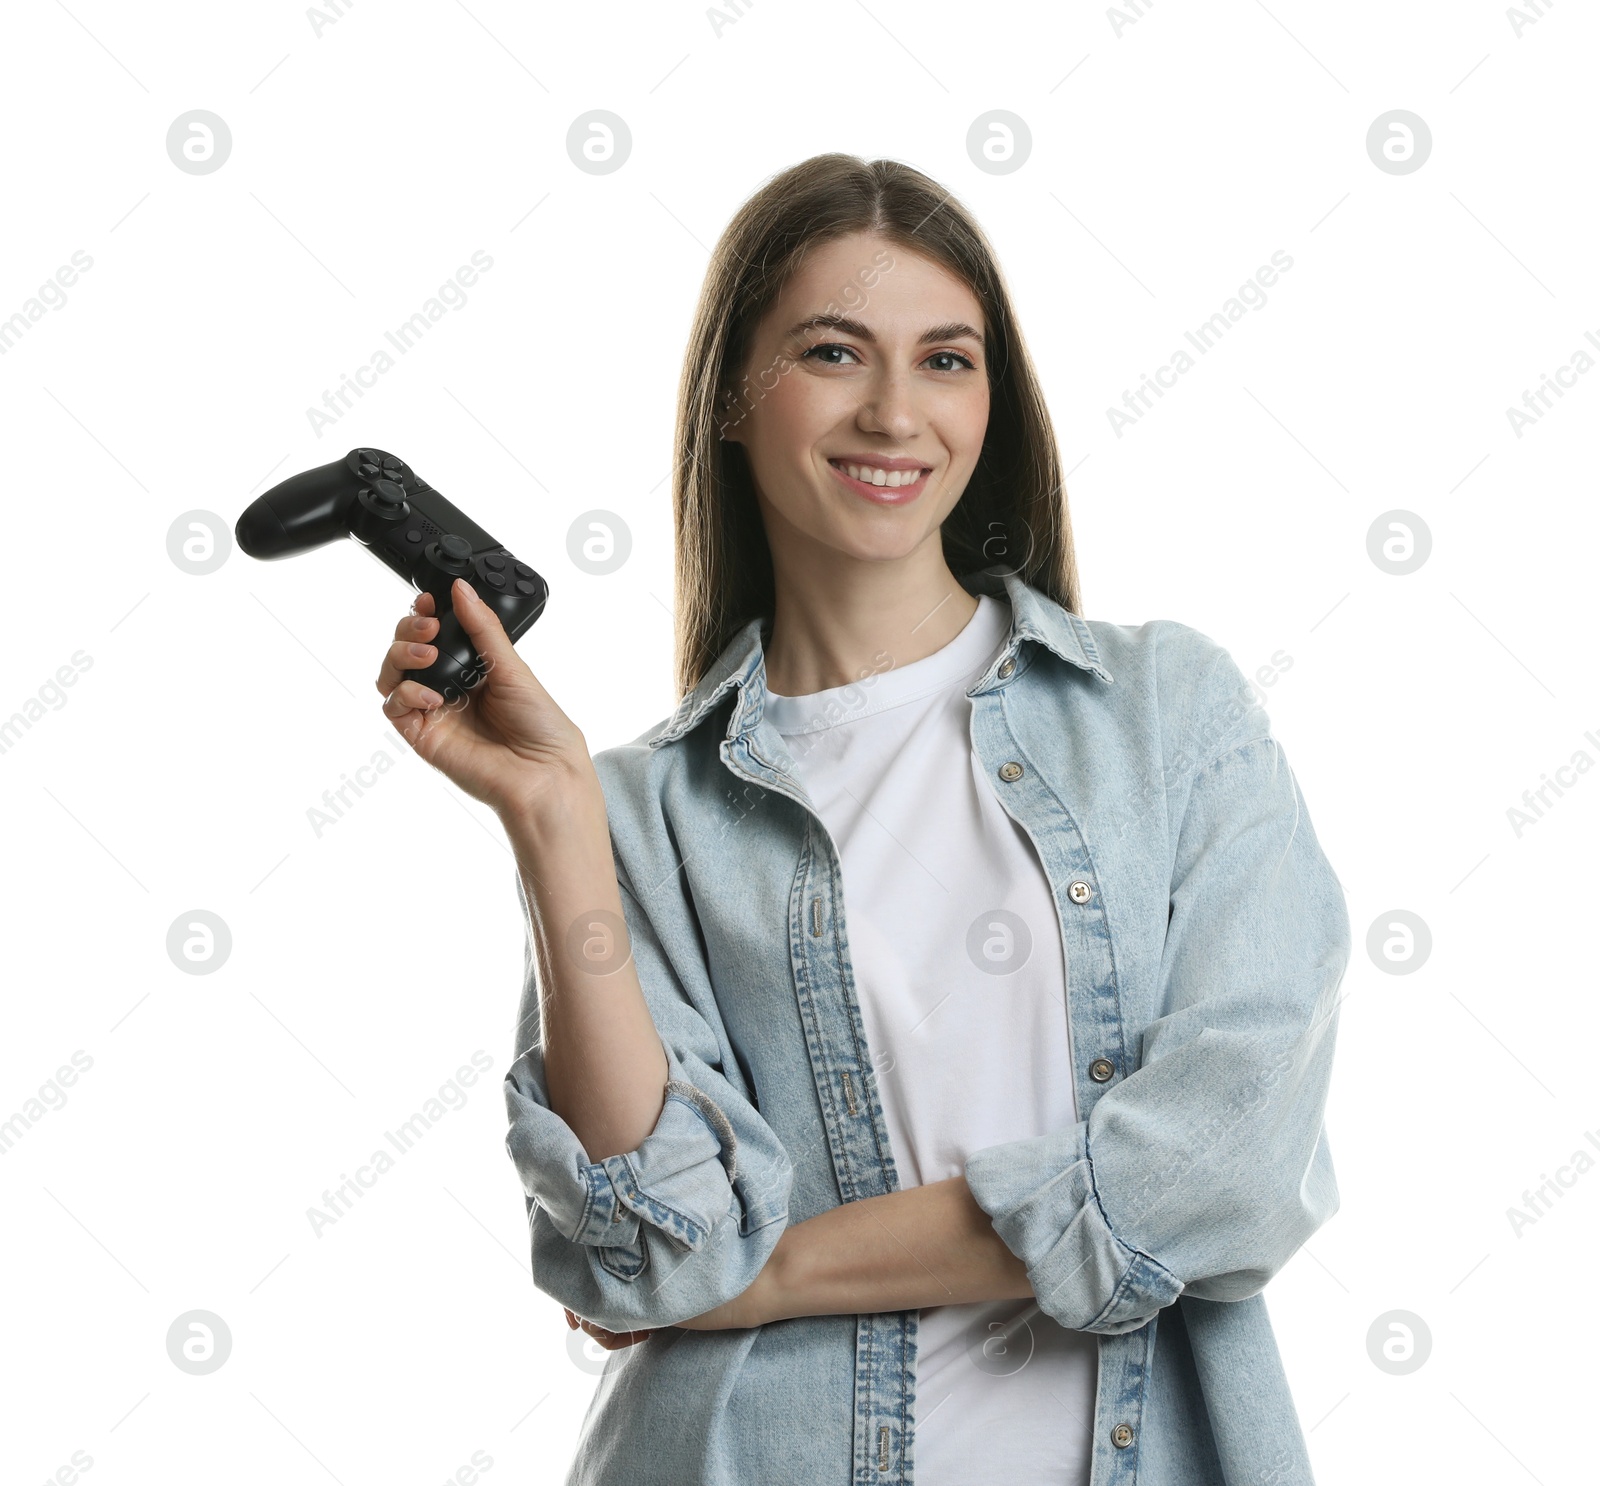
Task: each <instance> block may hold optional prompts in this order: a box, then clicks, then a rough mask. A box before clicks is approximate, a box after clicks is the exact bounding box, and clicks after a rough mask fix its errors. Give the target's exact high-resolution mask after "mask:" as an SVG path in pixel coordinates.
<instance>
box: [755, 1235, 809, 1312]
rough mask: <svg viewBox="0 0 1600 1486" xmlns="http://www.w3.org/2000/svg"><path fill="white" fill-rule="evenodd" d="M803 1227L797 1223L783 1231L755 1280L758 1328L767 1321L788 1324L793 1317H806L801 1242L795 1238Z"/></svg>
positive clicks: (801, 1238) (802, 1243) (802, 1244)
mask: <svg viewBox="0 0 1600 1486" xmlns="http://www.w3.org/2000/svg"><path fill="white" fill-rule="evenodd" d="M804 1226H805V1225H804V1224H801V1223H796V1224H794V1225H792V1226H786V1227H785V1228H784V1230H783V1232H782V1233H781V1234H779V1235H778V1242H777V1244H776V1245H775V1246H774V1248H773V1250H772V1253H771V1254H769V1255H768V1256H767V1262H766V1264H765V1265H764V1266H763V1267H762V1270H761V1273H760V1274H759V1275H758V1276H757V1277H756V1284H757V1286H758V1287H759V1290H760V1298H759V1306H758V1308H759V1310H760V1312H761V1316H760V1320H759V1322H758V1323H757V1324H759V1325H765V1324H766V1323H767V1322H768V1321H787V1320H790V1319H791V1318H793V1317H795V1316H803V1315H806V1314H808V1312H807V1311H806V1308H805V1298H804V1286H805V1277H804V1273H803V1265H802V1262H801V1260H802V1257H803V1256H802V1249H803V1246H804V1238H803V1237H801V1236H797V1234H798V1230H799V1229H800V1228H802V1227H804Z"/></svg>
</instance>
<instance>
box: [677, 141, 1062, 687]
mask: <svg viewBox="0 0 1600 1486" xmlns="http://www.w3.org/2000/svg"><path fill="white" fill-rule="evenodd" d="M856 232H874V233H877V234H879V235H881V236H882V237H884V238H885V239H887V240H888V241H889V242H890V243H893V244H895V245H897V246H899V247H902V248H905V249H906V250H907V251H910V252H915V253H920V254H921V255H923V256H924V257H926V258H930V259H932V260H933V261H934V262H936V263H938V264H940V265H941V266H943V267H944V268H945V269H947V270H948V271H949V272H950V273H952V274H954V275H955V276H956V277H957V278H959V279H961V280H962V281H963V282H964V283H966V284H967V285H968V287H969V288H971V290H972V292H973V294H974V295H975V296H976V297H977V299H978V302H979V303H980V304H981V305H982V306H983V314H984V326H983V332H984V339H985V347H986V351H987V360H988V367H989V425H988V429H987V431H986V433H985V435H984V441H983V450H982V453H981V454H980V455H979V458H978V463H977V467H976V468H975V469H974V471H973V474H972V478H971V480H970V481H969V482H968V484H967V487H966V489H965V490H964V491H963V492H962V495H961V498H960V500H959V501H957V502H956V505H955V508H954V509H953V510H952V511H951V512H950V514H949V515H948V516H947V517H946V518H945V521H944V525H943V527H942V528H941V531H940V535H941V538H942V542H943V546H944V555H945V561H946V562H947V563H948V564H949V566H950V570H951V571H952V572H953V573H955V574H956V575H957V576H958V577H959V576H961V575H962V574H964V573H967V572H970V571H972V570H973V569H976V568H982V567H990V566H993V565H994V564H996V563H1003V564H1005V565H1007V566H1009V567H1010V568H1011V569H1012V570H1013V571H1014V572H1016V573H1017V575H1018V576H1019V577H1021V578H1022V579H1023V580H1024V581H1025V582H1027V583H1029V584H1031V585H1032V586H1033V587H1034V588H1037V589H1038V590H1039V591H1040V592H1042V593H1044V594H1046V595H1048V596H1049V597H1050V598H1052V599H1054V600H1055V601H1056V602H1057V603H1059V604H1061V605H1063V606H1064V607H1065V608H1067V609H1070V610H1072V611H1073V612H1074V613H1078V612H1081V611H1080V610H1079V608H1078V570H1077V563H1076V559H1075V557H1074V554H1073V546H1072V523H1071V519H1070V517H1069V515H1068V511H1067V496H1066V490H1065V488H1064V487H1063V484H1062V479H1061V458H1060V454H1059V452H1058V450H1057V448H1056V440H1055V433H1054V430H1053V429H1052V427H1051V424H1050V415H1049V412H1048V411H1047V409H1046V407H1045V402H1044V396H1043V394H1042V392H1041V391H1040V388H1039V381H1038V377H1037V375H1036V374H1035V372H1034V368H1033V362H1032V360H1031V359H1030V357H1029V356H1028V352H1027V349H1026V347H1025V345H1024V344H1023V339H1022V331H1021V328H1020V327H1019V326H1018V324H1017V319H1016V315H1015V313H1014V312H1013V310H1012V307H1011V299H1010V296H1009V295H1008V294H1007V292H1006V286H1005V281H1004V279H1003V277H1002V275H1001V273H1000V266H999V264H998V263H997V262H996V260H995V255H994V250H993V248H992V247H991V246H990V244H989V242H988V239H987V238H985V236H984V234H983V230H982V229H981V228H980V227H979V226H978V224H977V222H976V221H975V220H974V219H973V218H972V216H971V215H970V214H969V213H968V212H967V210H966V208H965V207H963V206H961V205H960V204H959V203H958V202H956V201H955V200H954V198H953V197H952V196H951V195H950V193H949V192H948V191H946V190H944V189H943V188H942V187H941V186H939V185H938V184H937V183H936V182H935V181H933V180H930V179H929V178H928V177H927V176H925V175H923V174H922V172H921V171H919V170H915V169H913V168H912V167H911V166H909V165H904V164H902V163H901V162H899V161H898V160H872V161H867V160H863V159H860V158H859V157H858V156H855V155H845V154H827V155H814V156H812V158H811V159H809V160H803V161H801V162H800V163H799V164H798V165H794V166H791V167H790V168H789V169H788V170H785V171H782V172H781V173H780V174H778V175H776V176H774V177H773V178H772V179H771V180H769V181H768V182H767V183H766V184H765V185H764V186H762V187H761V189H760V190H759V191H757V192H756V193H755V195H753V196H752V197H750V199H749V200H748V201H746V202H745V203H744V205H743V206H741V207H740V208H739V210H738V211H737V212H736V213H735V214H734V217H733V220H732V221H731V222H729V224H728V226H727V229H726V230H725V231H724V232H723V234H722V236H721V238H720V239H718V241H717V245H716V247H715V249H714V250H713V251H712V254H711V264H710V267H709V268H708V269H707V270H706V277H705V283H704V285H703V286H702V287H701V290H700V301H699V304H698V306H697V307H696V310H695V317H694V325H693V328H692V330H691V331H690V335H689V345H688V350H687V353H686V355H685V357H684V363H683V374H682V377H681V378H680V380H679V384H678V412H677V427H676V431H675V434H674V442H675V445H676V458H675V462H674V474H673V491H672V499H673V514H674V520H675V530H676V538H675V540H676V553H677V556H676V583H677V619H676V666H677V682H678V687H679V690H680V692H688V691H692V690H693V689H694V687H695V686H696V685H698V683H699V681H700V678H701V677H702V676H704V675H705V673H706V671H707V669H708V668H709V667H710V666H711V663H712V662H713V661H714V660H715V659H716V658H717V656H718V655H720V654H721V653H722V650H723V648H724V647H725V646H726V645H727V643H728V641H729V640H730V639H732V638H733V636H734V635H735V634H736V633H737V632H738V631H739V630H740V629H741V628H742V627H743V626H744V625H745V624H746V623H748V622H749V620H751V619H752V618H754V617H756V616H758V615H759V616H762V617H765V618H769V619H770V618H771V616H772V613H773V603H774V592H773V576H772V553H771V551H770V549H769V548H768V546H767V538H766V530H765V528H764V526H763V524H762V520H761V511H760V508H759V506H758V505H757V503H756V495H755V487H754V484H753V482H752V479H751V474H750V466H749V463H748V458H747V456H746V453H745V448H744V446H743V445H742V444H740V443H737V442H734V441H732V440H727V441H724V440H723V439H721V438H720V437H719V433H720V426H721V423H723V422H725V421H727V419H728V416H729V415H728V399H729V397H730V396H737V388H736V384H737V383H738V382H739V381H740V379H741V376H742V373H743V370H744V361H745V358H746V356H747V354H748V352H749V347H750V342H751V338H752V335H753V333H754V331H755V328H756V326H757V324H758V323H759V321H760V319H761V317H762V315H764V314H765V313H766V311H767V310H768V309H769V308H770V307H771V305H772V304H773V303H774V301H775V300H776V299H777V297H778V295H779V294H781V293H782V292H783V289H784V287H785V285H786V284H787V283H788V282H789V280H790V279H791V278H792V276H793V275H794V273H795V271H796V270H797V269H798V267H799V266H800V262H801V260H802V258H803V257H804V255H805V253H806V252H807V250H808V249H810V248H812V247H814V246H815V245H816V244H818V243H823V242H829V241H831V240H833V239H835V238H839V237H845V236H848V235H849V234H851V233H856Z"/></svg>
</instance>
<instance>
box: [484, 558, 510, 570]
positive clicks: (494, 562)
mask: <svg viewBox="0 0 1600 1486" xmlns="http://www.w3.org/2000/svg"><path fill="white" fill-rule="evenodd" d="M483 565H484V567H486V568H493V569H494V570H495V572H497V573H498V572H499V571H500V569H501V568H503V567H504V566H505V565H506V560H505V558H503V557H486V558H484V560H483Z"/></svg>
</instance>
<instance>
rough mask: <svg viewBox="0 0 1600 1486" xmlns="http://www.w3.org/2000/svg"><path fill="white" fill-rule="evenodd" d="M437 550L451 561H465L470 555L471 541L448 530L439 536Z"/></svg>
mask: <svg viewBox="0 0 1600 1486" xmlns="http://www.w3.org/2000/svg"><path fill="white" fill-rule="evenodd" d="M439 550H440V551H441V552H442V553H444V555H445V556H446V557H448V558H449V559H450V560H451V561H452V562H465V561H466V560H467V559H468V558H469V557H471V556H472V543H471V542H469V541H468V540H467V539H466V538H465V537H458V536H456V535H455V533H454V532H450V533H448V534H447V535H445V536H442V537H440V538H439Z"/></svg>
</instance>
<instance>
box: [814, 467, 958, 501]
mask: <svg viewBox="0 0 1600 1486" xmlns="http://www.w3.org/2000/svg"><path fill="white" fill-rule="evenodd" d="M828 467H829V468H830V469H831V470H832V471H833V472H834V474H835V475H837V476H838V477H839V479H840V481H841V482H843V484H844V485H846V486H847V487H848V488H849V489H851V490H853V491H855V492H856V494H857V495H862V496H865V497H866V498H867V499H868V500H870V501H875V502H877V503H878V504H879V505H884V506H897V505H903V504H904V503H905V502H906V501H910V500H915V499H916V498H917V497H918V496H919V495H921V494H922V492H923V490H924V489H925V488H926V483H927V478H928V476H929V475H930V474H932V473H933V472H932V471H931V470H930V469H927V468H921V469H914V470H886V469H881V468H879V467H877V466H875V465H865V464H849V463H846V462H844V461H840V460H833V459H830V460H829V461H828Z"/></svg>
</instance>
